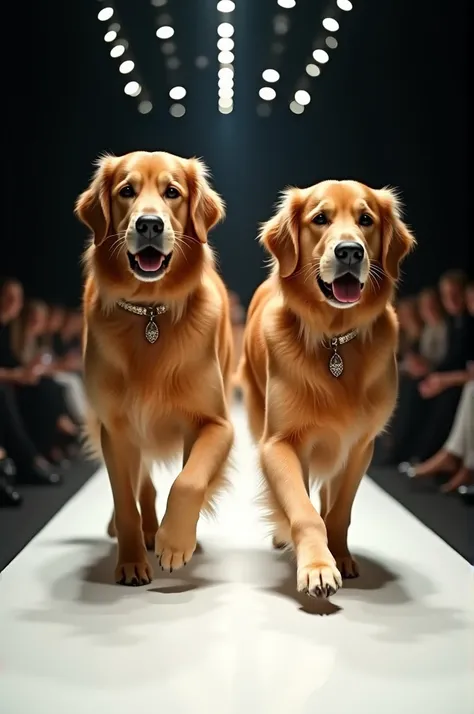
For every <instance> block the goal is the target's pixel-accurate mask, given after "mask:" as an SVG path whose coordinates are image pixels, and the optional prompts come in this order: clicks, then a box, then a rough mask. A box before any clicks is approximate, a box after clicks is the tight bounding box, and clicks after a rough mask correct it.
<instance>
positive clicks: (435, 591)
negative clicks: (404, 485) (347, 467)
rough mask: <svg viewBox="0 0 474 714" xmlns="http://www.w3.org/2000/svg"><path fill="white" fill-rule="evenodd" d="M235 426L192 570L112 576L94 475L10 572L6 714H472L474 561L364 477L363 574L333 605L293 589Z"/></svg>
mask: <svg viewBox="0 0 474 714" xmlns="http://www.w3.org/2000/svg"><path fill="white" fill-rule="evenodd" d="M235 421H236V425H237V430H238V446H237V450H236V456H237V466H238V468H237V471H236V474H235V478H234V480H235V488H234V491H233V493H231V494H229V495H228V496H226V497H225V499H224V500H223V502H222V506H221V508H220V511H219V517H218V520H217V521H216V522H215V523H207V522H202V524H201V526H200V542H201V544H202V547H203V552H202V553H199V554H197V555H195V557H194V559H193V561H192V563H191V564H190V565H188V566H187V568H185V569H184V570H182V571H179V572H178V573H175V574H173V575H164V574H162V573H161V571H159V572H158V569H157V570H156V579H155V580H154V582H153V583H152V584H151V585H150V586H147V587H145V588H125V587H121V586H118V585H114V584H113V566H114V545H113V544H112V543H111V542H110V541H109V540H108V539H107V538H106V536H105V535H104V533H105V526H106V523H107V520H108V517H109V515H110V508H111V497H110V493H109V485H108V481H107V477H106V475H105V473H98V474H97V475H96V476H95V477H94V478H93V479H92V480H91V481H90V482H89V483H88V484H87V485H86V486H85V487H84V489H83V490H82V491H80V492H79V493H78V495H77V496H76V497H75V498H74V499H73V500H72V501H70V502H69V503H68V504H67V506H66V507H65V508H64V509H63V510H62V511H61V512H60V513H59V514H58V515H57V516H56V518H54V520H53V521H51V523H50V524H48V526H47V527H46V528H45V529H44V530H43V531H42V532H41V533H40V534H39V535H38V536H37V537H36V538H35V539H34V540H33V541H32V542H31V543H30V544H29V545H28V547H27V548H26V549H25V550H24V551H23V552H22V553H21V554H20V555H19V556H18V557H17V558H16V559H15V560H14V561H13V563H11V564H10V566H9V567H8V568H7V569H6V570H5V571H4V572H3V573H2V574H1V575H0V578H1V580H0V711H1V712H2V714H97V713H104V712H111V713H112V712H113V714H131V713H132V712H138V711H144V710H147V711H150V712H153V713H154V712H156V713H157V714H319V713H321V714H359V713H360V714H412V713H414V712H417V713H418V712H419V713H420V714H421V711H422V709H423V710H426V711H427V712H428V713H429V714H473V712H474V696H473V694H474V691H473V662H474V660H473V653H474V630H473V624H474V617H473V604H474V598H473V582H472V569H471V567H470V566H469V565H468V563H467V562H465V561H464V560H463V559H462V558H461V557H460V556H459V555H457V554H456V553H455V552H454V551H453V550H451V549H450V547H449V546H447V545H446V544H445V543H443V542H442V541H441V540H439V539H438V537H437V536H435V535H433V534H432V533H431V532H430V531H428V530H427V529H426V528H425V527H424V526H423V525H421V524H420V523H419V522H418V521H417V520H415V519H414V518H413V517H412V516H411V515H410V514H408V513H407V512H406V511H405V510H404V509H403V508H402V507H401V506H399V505H398V504H397V503H395V502H394V501H393V500H392V499H391V498H390V497H389V496H387V495H385V494H384V493H383V492H382V491H380V490H379V489H378V487H376V486H375V485H373V484H372V483H371V482H370V481H369V480H366V481H365V482H364V483H363V485H362V488H361V490H360V492H359V495H358V498H357V502H356V507H355V513H354V518H353V526H352V529H351V541H352V548H353V552H354V553H355V554H357V555H358V556H359V559H360V563H361V569H362V576H361V578H360V579H359V580H357V581H350V582H349V583H347V584H346V585H345V587H344V588H343V589H342V590H341V591H340V592H339V593H337V595H336V596H335V597H334V598H333V599H332V601H331V602H330V603H322V604H321V603H320V602H319V601H312V600H307V599H305V598H304V597H303V596H301V597H298V596H297V595H296V591H295V574H294V568H293V565H292V563H291V562H290V560H288V559H287V558H286V557H285V556H282V555H281V554H278V553H275V552H273V551H272V550H271V547H270V544H269V541H268V540H267V539H266V538H265V530H264V527H263V525H262V524H261V523H260V522H259V518H258V512H257V511H256V509H255V507H254V506H253V504H252V495H253V493H254V491H255V485H256V476H255V474H256V468H255V454H254V450H253V449H252V447H251V446H250V442H249V438H248V435H247V432H246V426H245V422H244V418H243V415H242V413H241V411H240V410H236V412H235ZM160 480H161V479H160ZM160 480H158V486H159V488H160ZM169 480H170V477H169V476H168V477H167V478H166V487H163V486H162V487H161V506H163V502H164V499H165V497H166V492H167V488H168V486H169ZM161 510H162V509H161V508H160V512H161ZM19 517H20V518H21V513H19ZM153 560H154V558H153ZM318 613H325V614H326V615H327V616H320V614H318Z"/></svg>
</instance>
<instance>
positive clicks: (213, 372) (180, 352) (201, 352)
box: [76, 151, 233, 585]
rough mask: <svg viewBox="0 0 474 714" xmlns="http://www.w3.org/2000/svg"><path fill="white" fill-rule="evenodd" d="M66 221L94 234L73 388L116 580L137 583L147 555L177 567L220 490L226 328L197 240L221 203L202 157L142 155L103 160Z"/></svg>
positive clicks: (222, 298)
mask: <svg viewBox="0 0 474 714" xmlns="http://www.w3.org/2000/svg"><path fill="white" fill-rule="evenodd" d="M76 214H77V215H78V217H79V218H80V220H81V221H82V222H83V223H85V224H86V226H88V227H89V229H90V230H91V231H92V233H93V238H94V239H93V243H92V244H91V245H90V247H89V248H88V250H87V253H86V256H85V264H86V273H87V280H86V285H85V292H84V314H85V322H86V326H85V333H86V334H85V340H84V380H85V385H86V391H87V395H88V400H89V403H90V406H91V410H92V415H91V419H90V427H89V437H90V440H91V441H92V442H93V444H94V445H95V446H96V448H97V450H98V451H99V452H100V453H101V455H102V456H103V458H104V461H105V464H106V467H107V471H108V474H109V478H110V483H111V487H112V493H113V500H114V513H113V516H112V519H111V522H110V524H109V529H108V531H109V535H111V536H115V535H116V537H117V540H118V561H117V568H116V571H115V578H116V581H117V582H119V583H122V584H124V585H141V584H147V583H149V582H150V580H151V578H152V570H151V568H150V566H149V564H148V561H147V553H146V550H147V549H152V548H154V549H155V553H156V555H157V556H158V557H159V559H160V565H161V567H162V568H163V569H165V570H169V571H173V570H177V569H178V568H181V567H182V566H183V565H186V563H187V562H188V561H189V559H190V558H191V557H192V555H193V552H194V550H195V548H196V526H197V522H198V518H199V515H200V512H201V511H202V510H205V509H209V508H212V501H213V497H214V496H215V495H216V493H217V492H218V491H219V489H220V488H221V487H222V486H223V485H224V484H225V475H224V472H225V466H226V462H227V459H228V456H229V453H230V450H231V446H232V442H233V428H232V425H231V422H230V420H229V412H228V406H227V396H228V391H229V389H230V382H231V373H232V331H231V323H230V316H229V304H228V298H227V291H226V288H225V286H224V284H223V283H222V281H221V279H220V278H219V276H218V274H217V272H216V270H215V267H214V259H213V255H212V252H211V250H210V248H209V246H208V245H207V234H208V231H209V230H210V229H211V228H212V227H213V226H214V225H215V224H216V223H217V222H218V221H219V220H220V219H221V218H222V217H223V215H224V206H223V202H222V200H221V199H220V197H219V196H218V195H217V193H215V191H214V190H213V189H211V187H210V186H209V183H208V180H207V170H206V168H205V166H204V165H203V164H202V163H201V162H200V161H199V160H197V159H182V158H179V157H177V156H172V155H171V154H167V153H163V152H153V153H148V152H144V151H140V152H136V153H132V154H128V155H126V156H122V157H114V156H106V157H104V158H102V159H100V160H99V162H98V169H97V172H96V174H95V176H94V178H93V180H92V183H91V185H90V187H89V188H88V189H87V190H86V191H85V192H84V193H83V194H82V195H81V196H80V197H79V199H78V201H77V204H76ZM178 454H182V457H183V468H182V471H181V473H180V474H179V475H178V477H177V478H176V480H175V481H174V484H173V486H172V488H171V491H170V494H169V498H168V502H167V508H166V513H165V516H164V518H163V520H162V523H161V524H160V525H159V524H158V521H157V516H156V510H155V497H156V491H155V488H154V485H153V482H152V479H151V476H150V468H151V464H152V462H153V461H155V460H158V461H162V462H163V461H167V460H169V459H170V458H172V457H175V456H176V455H178Z"/></svg>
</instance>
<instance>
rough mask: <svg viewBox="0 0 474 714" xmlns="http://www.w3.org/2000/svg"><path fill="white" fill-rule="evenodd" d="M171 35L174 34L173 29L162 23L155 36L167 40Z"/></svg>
mask: <svg viewBox="0 0 474 714" xmlns="http://www.w3.org/2000/svg"><path fill="white" fill-rule="evenodd" d="M173 35H174V30H173V28H172V27H170V26H169V25H162V26H161V27H159V28H158V29H157V31H156V36H157V37H158V39H160V40H169V39H170V37H173Z"/></svg>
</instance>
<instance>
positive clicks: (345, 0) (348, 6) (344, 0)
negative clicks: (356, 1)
mask: <svg viewBox="0 0 474 714" xmlns="http://www.w3.org/2000/svg"><path fill="white" fill-rule="evenodd" d="M337 6H338V8H339V10H344V11H345V12H349V10H352V3H351V2H350V0H337Z"/></svg>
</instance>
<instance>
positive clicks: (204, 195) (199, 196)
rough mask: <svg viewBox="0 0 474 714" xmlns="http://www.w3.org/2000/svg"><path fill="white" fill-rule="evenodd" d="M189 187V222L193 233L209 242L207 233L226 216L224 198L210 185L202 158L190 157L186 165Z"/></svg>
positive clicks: (207, 171) (202, 241) (201, 239)
mask: <svg viewBox="0 0 474 714" xmlns="http://www.w3.org/2000/svg"><path fill="white" fill-rule="evenodd" d="M185 171H186V178H187V182H188V189H189V222H190V224H191V230H192V233H193V235H194V236H195V237H196V238H197V239H198V240H199V242H200V243H207V234H208V232H209V231H210V230H211V228H213V227H214V226H215V225H216V223H219V221H221V220H222V219H223V218H224V216H225V204H224V201H223V200H222V198H221V197H220V196H219V194H218V193H216V191H214V189H212V188H211V187H210V185H209V181H208V179H209V170H208V168H207V166H206V165H205V164H204V163H203V162H202V161H201V160H200V159H188V160H187V161H186V165H185Z"/></svg>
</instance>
